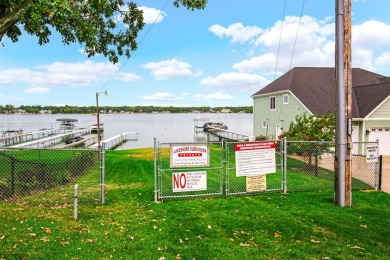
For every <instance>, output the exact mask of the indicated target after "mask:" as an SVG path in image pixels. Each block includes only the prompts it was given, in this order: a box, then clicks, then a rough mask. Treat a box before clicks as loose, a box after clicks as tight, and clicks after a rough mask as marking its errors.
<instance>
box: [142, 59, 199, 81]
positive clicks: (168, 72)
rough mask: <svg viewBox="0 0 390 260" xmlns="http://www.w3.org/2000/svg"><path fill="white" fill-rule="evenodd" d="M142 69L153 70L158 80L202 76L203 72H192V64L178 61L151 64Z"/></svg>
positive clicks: (144, 65)
mask: <svg viewBox="0 0 390 260" xmlns="http://www.w3.org/2000/svg"><path fill="white" fill-rule="evenodd" d="M142 68H144V69H149V70H151V71H152V74H153V76H154V77H155V78H156V79H158V80H164V79H168V78H183V77H195V76H198V75H200V74H201V72H192V70H191V64H189V63H187V62H184V61H180V60H177V59H171V60H163V61H160V62H149V63H146V64H143V65H142Z"/></svg>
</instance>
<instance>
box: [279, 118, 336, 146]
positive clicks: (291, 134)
mask: <svg viewBox="0 0 390 260" xmlns="http://www.w3.org/2000/svg"><path fill="white" fill-rule="evenodd" d="M335 130H336V118H335V115H334V114H326V115H323V116H321V117H318V116H317V115H310V116H307V114H303V115H297V116H296V117H295V121H294V122H291V123H290V126H289V129H288V131H287V132H283V133H282V135H281V136H280V137H281V138H283V137H286V138H287V140H288V141H334V138H335V134H336V131H335Z"/></svg>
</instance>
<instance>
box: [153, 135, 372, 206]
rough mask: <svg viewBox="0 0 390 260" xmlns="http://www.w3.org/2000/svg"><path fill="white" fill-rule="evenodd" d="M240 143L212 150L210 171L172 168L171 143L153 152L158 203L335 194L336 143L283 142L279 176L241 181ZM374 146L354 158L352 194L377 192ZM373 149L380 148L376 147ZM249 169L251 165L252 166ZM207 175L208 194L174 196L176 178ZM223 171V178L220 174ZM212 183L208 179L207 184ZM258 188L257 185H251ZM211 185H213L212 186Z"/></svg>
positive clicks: (278, 143) (277, 158) (278, 156)
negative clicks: (370, 152) (371, 153)
mask: <svg viewBox="0 0 390 260" xmlns="http://www.w3.org/2000/svg"><path fill="white" fill-rule="evenodd" d="M240 143H242V142H217V143H206V144H212V145H213V147H214V148H215V149H211V150H210V152H211V155H210V157H211V158H213V159H212V160H213V161H212V163H211V164H210V167H203V168H202V167H201V168H190V169H188V168H171V167H170V164H169V162H170V153H169V147H170V146H171V145H172V144H170V143H165V144H159V145H158V148H155V169H157V173H156V178H155V192H156V196H155V199H156V200H162V199H164V198H170V199H172V198H185V197H195V196H210V195H222V194H224V195H226V196H237V195H254V194H259V193H267V192H296V191H322V190H334V181H335V167H334V161H335V158H334V156H335V145H334V142H312V141H311V142H308V141H286V140H279V141H276V143H275V164H276V167H275V168H276V170H275V173H270V174H265V175H264V174H263V175H261V174H258V175H256V174H254V175H256V176H239V175H238V174H237V165H236V163H237V162H236V156H237V151H236V150H235V145H236V144H240ZM369 144H370V143H368V142H367V143H356V144H355V145H356V146H358V147H356V148H358V149H356V150H355V151H360V153H356V152H355V154H354V155H353V156H352V189H354V190H364V189H378V188H379V182H380V181H379V174H380V171H379V167H380V166H379V165H380V162H379V160H378V161H375V160H374V161H370V160H369V159H368V158H367V157H368V155H367V154H366V151H365V147H367V146H368V145H369ZM371 144H375V145H378V143H376V142H374V143H371ZM249 167H250V165H249ZM200 170H205V171H207V173H208V176H207V178H208V180H207V184H208V185H207V190H204V191H201V192H199V191H197V192H183V193H178V192H175V191H173V183H172V180H173V174H174V173H176V172H189V171H200ZM223 171H224V174H221V173H222V172H223ZM209 178H210V179H209ZM253 183H255V184H253ZM209 184H210V185H209ZM254 186H255V188H253V187H254Z"/></svg>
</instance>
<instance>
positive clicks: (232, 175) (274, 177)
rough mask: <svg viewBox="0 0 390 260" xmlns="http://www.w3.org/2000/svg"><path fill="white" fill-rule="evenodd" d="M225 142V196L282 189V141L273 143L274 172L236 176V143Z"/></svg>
mask: <svg viewBox="0 0 390 260" xmlns="http://www.w3.org/2000/svg"><path fill="white" fill-rule="evenodd" d="M239 143H240V142H226V143H225V152H226V158H227V159H226V175H225V176H226V177H225V178H226V196H235V195H247V194H257V193H264V192H280V191H282V189H283V164H282V158H283V157H282V151H283V150H282V148H283V147H282V142H276V143H275V163H276V172H275V173H270V174H264V175H258V176H238V175H237V165H236V163H237V160H236V156H237V153H236V144H239Z"/></svg>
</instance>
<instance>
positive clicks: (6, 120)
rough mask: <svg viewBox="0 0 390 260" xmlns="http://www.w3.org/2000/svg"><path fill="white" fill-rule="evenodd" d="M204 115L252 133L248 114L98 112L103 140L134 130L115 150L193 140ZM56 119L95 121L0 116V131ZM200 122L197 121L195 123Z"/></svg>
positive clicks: (86, 121)
mask: <svg viewBox="0 0 390 260" xmlns="http://www.w3.org/2000/svg"><path fill="white" fill-rule="evenodd" d="M196 117H206V118H208V119H209V121H212V122H223V123H225V124H226V125H227V126H228V130H231V131H234V132H238V133H242V134H247V135H252V132H253V127H252V125H253V122H252V114H101V115H100V121H101V122H103V123H104V136H103V139H106V138H110V137H112V136H115V135H118V134H120V133H123V132H138V141H128V142H126V143H125V144H124V145H123V146H122V147H120V148H118V149H130V148H141V147H153V139H154V138H157V141H159V142H192V141H194V140H195V137H196V136H195V134H194V118H196ZM58 118H74V119H78V122H76V126H78V127H84V126H89V125H90V124H91V123H92V122H96V117H95V116H92V115H59V114H56V115H0V131H2V130H9V129H11V130H14V129H20V128H22V129H23V130H24V132H33V131H38V130H39V129H42V128H52V127H54V128H59V122H57V121H56V120H57V119H58ZM199 125H200V124H199Z"/></svg>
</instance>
